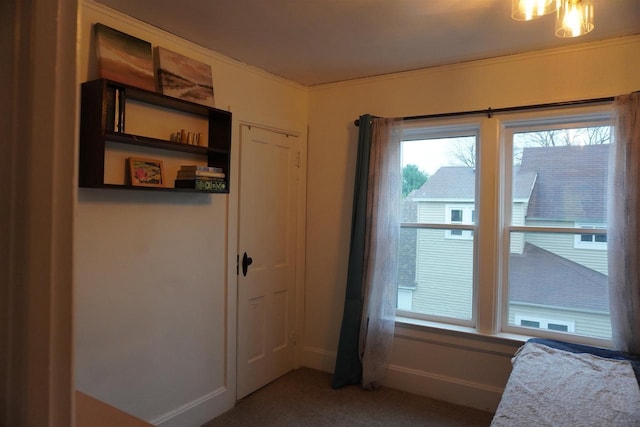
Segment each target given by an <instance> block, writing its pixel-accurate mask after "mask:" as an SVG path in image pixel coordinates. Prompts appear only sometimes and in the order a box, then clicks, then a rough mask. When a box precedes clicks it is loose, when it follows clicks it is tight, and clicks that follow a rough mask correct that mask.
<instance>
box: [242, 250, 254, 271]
mask: <svg viewBox="0 0 640 427" xmlns="http://www.w3.org/2000/svg"><path fill="white" fill-rule="evenodd" d="M251 263H253V258H251V257H249V256H247V253H246V252H245V253H244V255H242V275H243V276H246V275H247V270H248V269H249V266H250V265H251Z"/></svg>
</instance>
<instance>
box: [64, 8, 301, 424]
mask: <svg viewBox="0 0 640 427" xmlns="http://www.w3.org/2000/svg"><path fill="white" fill-rule="evenodd" d="M80 11H81V15H80V19H79V24H78V25H79V29H78V37H79V44H78V47H79V51H78V58H79V59H78V83H81V82H83V81H86V80H90V79H93V78H96V76H97V73H96V69H95V58H94V50H93V46H92V43H93V36H92V24H93V23H95V22H101V23H103V24H105V25H108V26H110V27H113V28H116V29H118V30H120V31H123V32H125V33H127V34H130V35H133V36H135V37H138V38H141V39H143V40H146V41H149V42H151V43H152V45H153V46H154V47H155V46H162V47H165V48H167V49H169V50H172V51H175V52H178V53H181V54H183V55H185V56H188V57H190V58H194V59H196V60H198V61H201V62H206V63H208V64H210V65H211V68H212V74H213V83H214V87H215V99H216V106H217V107H218V108H221V109H225V110H226V109H229V110H231V112H232V113H233V128H232V168H231V169H232V170H231V187H230V190H231V193H230V195H221V194H214V195H210V194H176V193H165V192H162V193H154V192H144V191H120V190H100V189H84V188H83V189H78V191H77V198H76V204H75V222H74V225H75V239H74V245H75V255H74V256H75V258H74V261H75V271H74V276H75V277H74V279H75V308H76V309H75V332H76V384H77V388H78V389H79V390H80V391H83V392H85V393H87V394H89V395H91V396H94V397H96V398H98V399H101V400H103V401H105V402H107V403H109V404H112V405H114V406H116V407H118V408H120V409H122V410H124V411H126V412H128V413H130V414H132V415H135V416H137V417H140V418H142V419H145V420H147V421H151V422H152V423H154V424H158V425H163V426H181V427H182V426H197V425H200V424H202V423H203V422H205V421H207V420H208V419H211V418H213V417H214V416H216V415H218V414H220V413H222V412H223V411H225V410H227V409H229V408H230V407H232V406H233V404H234V402H235V315H236V275H235V256H236V251H237V241H236V239H237V235H236V233H235V230H236V225H235V224H236V223H237V183H238V179H237V173H238V143H239V126H240V122H250V123H254V124H259V125H265V126H270V127H274V128H278V129H283V130H289V131H293V132H296V133H299V134H300V135H303V136H306V121H307V89H306V88H304V87H302V86H299V85H296V84H293V83H291V82H288V81H286V80H283V79H280V78H277V77H275V76H272V75H269V74H267V73H264V72H262V71H260V70H257V69H254V68H251V67H248V66H246V65H243V64H240V63H237V62H235V61H232V60H230V59H228V58H226V57H223V56H221V55H218V54H215V53H213V52H211V51H208V50H206V49H203V48H202V47H199V46H197V45H194V44H191V43H188V42H186V41H184V40H181V39H179V38H177V37H175V36H173V35H171V34H168V33H165V32H163V31H161V30H159V29H157V28H153V27H151V26H149V25H147V24H144V23H142V22H139V21H136V20H134V19H132V18H130V17H127V16H125V15H123V14H120V13H118V12H115V11H113V10H111V9H108V8H105V7H104V6H102V5H99V4H97V3H94V2H92V1H88V0H87V1H84V2H82V3H81V7H80ZM228 230H231V232H229V231H228Z"/></svg>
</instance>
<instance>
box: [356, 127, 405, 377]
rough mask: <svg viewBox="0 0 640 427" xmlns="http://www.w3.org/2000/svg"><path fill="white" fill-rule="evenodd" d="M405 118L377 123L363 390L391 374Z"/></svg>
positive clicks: (373, 145) (369, 223)
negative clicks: (401, 148)
mask: <svg viewBox="0 0 640 427" xmlns="http://www.w3.org/2000/svg"><path fill="white" fill-rule="evenodd" d="M401 123H402V120H401V119H385V118H377V119H374V120H373V127H372V141H371V151H370V154H369V179H368V183H369V185H368V188H367V208H366V223H367V227H366V232H365V257H364V262H365V265H364V278H363V291H364V292H363V295H364V305H363V310H362V321H361V323H360V328H361V329H360V343H359V349H360V354H361V355H362V386H363V387H364V388H367V389H370V388H375V387H377V386H378V384H379V383H380V380H381V379H382V377H383V376H384V373H385V372H386V367H387V364H388V358H389V355H390V353H391V344H392V341H393V331H394V325H395V306H396V292H397V290H396V289H397V287H396V282H397V273H398V238H399V234H400V221H399V206H400V195H401V189H402V181H401V174H400V143H401V133H402V127H401Z"/></svg>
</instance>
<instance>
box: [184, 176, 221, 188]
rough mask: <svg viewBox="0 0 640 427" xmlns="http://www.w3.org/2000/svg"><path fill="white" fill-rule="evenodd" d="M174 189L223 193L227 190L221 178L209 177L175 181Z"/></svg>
mask: <svg viewBox="0 0 640 427" xmlns="http://www.w3.org/2000/svg"><path fill="white" fill-rule="evenodd" d="M175 188H192V189H194V190H213V191H224V190H226V189H227V182H226V181H225V180H224V179H221V178H210V177H200V178H196V179H176V181H175Z"/></svg>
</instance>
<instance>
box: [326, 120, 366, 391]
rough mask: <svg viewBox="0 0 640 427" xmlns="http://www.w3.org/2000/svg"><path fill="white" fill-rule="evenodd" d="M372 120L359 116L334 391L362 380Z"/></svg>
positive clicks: (333, 383) (333, 382)
mask: <svg viewBox="0 0 640 427" xmlns="http://www.w3.org/2000/svg"><path fill="white" fill-rule="evenodd" d="M372 119H373V117H372V116H371V115H369V114H365V115H362V116H360V124H359V134H358V158H357V160H356V177H355V183H354V194H353V212H352V217H351V247H350V249H349V266H348V273H347V289H346V296H345V302H344V312H343V315H342V328H341V329H340V341H339V342H338V353H337V355H336V365H335V369H334V374H333V381H332V383H331V385H332V387H333V388H340V387H344V386H346V385H350V384H358V383H360V382H361V380H362V362H361V360H360V356H361V355H360V354H359V340H360V323H361V320H362V307H363V302H364V292H363V289H362V283H363V276H364V273H365V265H364V253H365V238H366V235H365V231H366V228H365V226H366V209H367V186H368V178H369V152H370V150H371V137H372Z"/></svg>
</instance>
